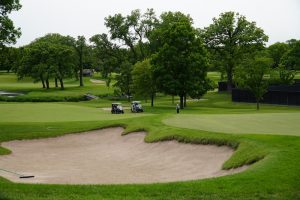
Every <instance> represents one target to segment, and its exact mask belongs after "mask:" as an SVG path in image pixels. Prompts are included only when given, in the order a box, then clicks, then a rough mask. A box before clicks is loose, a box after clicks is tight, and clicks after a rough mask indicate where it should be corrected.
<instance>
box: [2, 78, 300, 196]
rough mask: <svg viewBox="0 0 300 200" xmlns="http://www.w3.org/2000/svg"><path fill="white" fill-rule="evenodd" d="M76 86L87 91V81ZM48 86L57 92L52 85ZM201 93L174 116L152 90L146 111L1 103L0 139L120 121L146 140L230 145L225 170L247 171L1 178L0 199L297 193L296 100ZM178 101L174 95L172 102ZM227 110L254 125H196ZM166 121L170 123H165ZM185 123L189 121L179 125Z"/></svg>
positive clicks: (167, 100)
mask: <svg viewBox="0 0 300 200" xmlns="http://www.w3.org/2000/svg"><path fill="white" fill-rule="evenodd" d="M0 79H1V77H0ZM0 82H1V81H0ZM12 84H13V83H12ZM28 84H29V83H28ZM70 84H71V83H70ZM0 85H1V83H0ZM8 85H10V84H8ZM30 87H31V86H30ZM91 87H94V86H91ZM0 88H1V87H0ZM70 88H71V87H70ZM95 88H98V86H95ZM1 89H2V88H1ZM15 89H18V87H16V88H15ZM29 89H30V88H29ZM71 90H73V89H71ZM80 90H82V92H86V90H88V87H87V89H85V87H84V88H82V89H80ZM100 90H101V89H100ZM30 91H34V89H32V88H31V89H30ZM100 92H103V91H102V90H101V91H100ZM42 93H43V91H42ZM50 93H51V94H50V95H55V94H56V90H53V91H52V92H50ZM41 95H45V94H44V93H43V94H41ZM38 96H39V95H38ZM203 99H206V100H203V101H192V102H188V107H187V108H186V109H184V110H181V112H180V114H178V115H177V114H175V105H174V104H172V103H171V97H169V96H163V95H159V97H157V99H156V101H155V107H154V108H151V107H150V106H149V102H148V103H143V104H144V105H145V110H146V114H145V115H140V114H131V113H127V114H124V115H111V114H110V113H109V111H104V110H103V109H102V108H103V107H110V104H111V101H109V100H107V99H100V100H95V101H89V102H77V103H75V102H72V103H70V102H68V103H0V143H1V142H3V141H9V140H17V139H19V140H20V139H33V138H45V137H55V136H60V135H64V134H68V133H74V132H81V131H86V130H92V129H99V128H105V127H110V126H123V127H125V128H126V130H125V133H130V132H132V131H136V130H145V131H147V132H148V134H147V136H146V137H145V141H146V142H157V141H162V140H172V139H174V140H178V141H179V142H186V143H195V144H214V145H228V146H230V147H232V148H234V149H235V152H234V154H233V155H232V156H231V157H230V158H229V159H228V160H227V161H226V162H225V163H224V164H223V168H224V169H230V168H235V167H238V166H242V165H245V164H251V163H252V165H251V166H250V167H249V168H248V169H247V170H246V171H244V172H242V173H239V174H235V175H232V176H224V177H218V178H210V179H205V180H194V181H185V182H175V183H164V184H146V185H145V184H140V185H135V184H133V185H49V184H16V183H12V182H9V181H7V180H5V179H3V178H1V177H0V199H1V200H2V199H3V200H11V199H25V200H35V199H43V200H52V199H55V200H56V199H58V200H60V199H75V200H77V199H87V200H94V199H97V200H98V199H106V200H107V199H130V200H131V199H133V200H135V199H136V200H138V199H147V200H148V199H149V200H150V199H161V200H163V199H167V200H168V199H170V200H173V199H179V200H183V199H191V200H192V199H193V200H194V199H195V200H196V199H212V200H215V199H217V200H223V199H243V200H244V199H246V200H247V199H248V200H250V199H251V200H252V199H277V200H282V199H286V200H291V199H300V179H299V177H300V167H299V165H300V156H299V155H300V137H297V136H289V135H284V134H290V133H291V131H295V130H297V129H298V126H299V125H297V121H299V120H297V117H299V113H300V109H299V107H286V106H275V105H262V106H261V110H260V111H256V109H255V105H254V104H248V103H232V102H231V101H230V95H229V94H227V93H216V92H210V93H208V94H207V95H205V96H204V97H203ZM177 101H178V98H176V99H175V103H176V102H177ZM123 104H124V106H129V103H128V102H125V101H123ZM148 114H150V115H148ZM228 116H230V117H233V116H234V117H235V120H238V121H239V122H241V123H242V122H244V120H246V119H248V120H250V122H251V120H254V121H252V122H251V123H250V122H248V123H250V124H252V125H253V126H254V127H253V126H252V127H251V128H253V130H254V129H255V132H242V131H243V130H245V129H248V130H249V127H248V126H247V125H250V124H247V123H244V124H241V123H239V127H238V128H237V129H236V131H237V132H238V133H234V134H231V133H233V131H230V133H227V134H226V133H224V132H227V131H223V128H222V130H221V132H222V133H220V132H219V133H217V132H216V131H215V130H214V131H211V130H202V128H200V130H199V126H201V125H203V124H201V123H200V122H199V121H198V120H199V119H202V117H208V118H207V120H208V121H209V122H210V123H213V122H214V120H216V119H217V118H216V117H219V118H220V119H218V120H217V121H218V123H216V124H215V125H214V127H218V128H219V127H221V125H222V124H223V123H224V122H225V121H226V120H227V122H228V123H231V120H229V119H227V117H228ZM253 116H255V118H253ZM209 117H212V118H209ZM243 117H244V118H243ZM277 118H278V120H286V121H288V122H287V123H289V127H281V130H280V131H278V130H279V128H278V127H279V126H280V125H278V123H275V122H276V121H274V120H276V119H277ZM176 119H178V120H179V121H176ZM174 120H175V122H174ZM290 120H293V121H295V122H296V123H291V121H290ZM166 121H171V123H170V124H168V125H166V124H165V123H164V122H166ZM183 122H184V123H183ZM185 124H188V127H185V128H182V126H183V125H185ZM285 125H287V124H285ZM176 126H180V127H176ZM272 126H274V127H272ZM276 126H277V128H276ZM207 127H208V128H211V127H212V126H207ZM229 128H231V127H229ZM264 128H268V130H272V132H271V133H272V134H274V133H275V134H277V133H279V134H282V135H272V134H271V133H270V134H269V135H267V134H264V133H263V132H262V131H263V130H265V129H264ZM269 128H270V129H269ZM277 131H278V132H277ZM239 133H243V134H239ZM247 133H254V134H247ZM262 133H263V134H262ZM8 153H10V151H9V150H8V149H4V148H1V147H0V154H8ZM145 156H147V155H145ZM162 159H163V158H162ZM33 164H34V163H33ZM170 167H172V166H170ZM0 168H1V166H0ZM187 170H188V169H187Z"/></svg>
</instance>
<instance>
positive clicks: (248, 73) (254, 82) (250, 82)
mask: <svg viewBox="0 0 300 200" xmlns="http://www.w3.org/2000/svg"><path fill="white" fill-rule="evenodd" d="M271 65H272V59H270V58H266V57H259V56H257V57H255V58H254V59H247V60H245V61H244V62H243V63H242V64H241V65H240V66H239V67H238V68H237V69H236V82H237V84H238V87H240V88H244V89H248V90H249V91H250V92H251V93H252V94H253V95H254V97H255V100H256V109H257V110H259V102H260V100H261V99H262V97H263V95H264V94H265V93H266V92H267V89H268V81H267V80H265V79H264V76H265V75H267V74H269V72H270V67H271Z"/></svg>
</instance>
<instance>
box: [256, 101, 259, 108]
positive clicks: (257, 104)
mask: <svg viewBox="0 0 300 200" xmlns="http://www.w3.org/2000/svg"><path fill="white" fill-rule="evenodd" d="M256 110H259V101H258V100H256Z"/></svg>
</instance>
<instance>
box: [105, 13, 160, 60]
mask: <svg viewBox="0 0 300 200" xmlns="http://www.w3.org/2000/svg"><path fill="white" fill-rule="evenodd" d="M156 22H157V19H156V16H155V13H154V11H153V9H147V11H146V12H145V13H144V14H143V15H142V14H141V13H140V10H133V11H132V12H131V14H130V15H127V16H123V15H122V14H115V15H114V16H108V17H107V18H105V25H106V27H107V28H108V29H109V32H110V34H111V39H113V40H115V39H118V40H120V41H122V42H123V43H124V44H125V45H126V46H127V47H129V48H130V51H131V53H132V55H133V58H132V61H131V62H132V63H135V62H136V61H138V60H143V59H145V58H146V57H148V56H149V49H148V45H147V43H146V41H147V39H148V37H149V35H150V33H151V31H152V29H153V27H154V26H155V24H156Z"/></svg>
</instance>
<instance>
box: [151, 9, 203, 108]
mask: <svg viewBox="0 0 300 200" xmlns="http://www.w3.org/2000/svg"><path fill="white" fill-rule="evenodd" d="M150 42H151V43H154V44H155V45H154V46H155V47H156V48H157V49H156V51H157V53H155V54H154V55H153V57H152V62H151V63H152V64H153V74H154V78H155V80H156V85H157V87H158V89H159V90H160V91H162V92H165V93H166V94H171V95H179V97H180V108H183V107H184V102H185V101H184V99H186V96H187V95H189V94H199V95H200V94H203V91H201V92H200V90H201V89H202V88H205V87H203V86H202V84H207V82H206V81H205V80H207V79H206V75H207V74H206V73H207V52H206V50H205V48H204V45H203V43H202V41H201V38H199V37H197V33H196V30H195V29H194V28H193V26H192V19H191V18H190V17H189V16H186V15H184V14H182V13H180V12H175V13H173V12H167V13H163V14H162V15H161V20H160V22H159V24H158V25H157V27H156V28H155V29H154V30H153V32H152V33H151V36H150ZM205 92H206V91H205Z"/></svg>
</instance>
